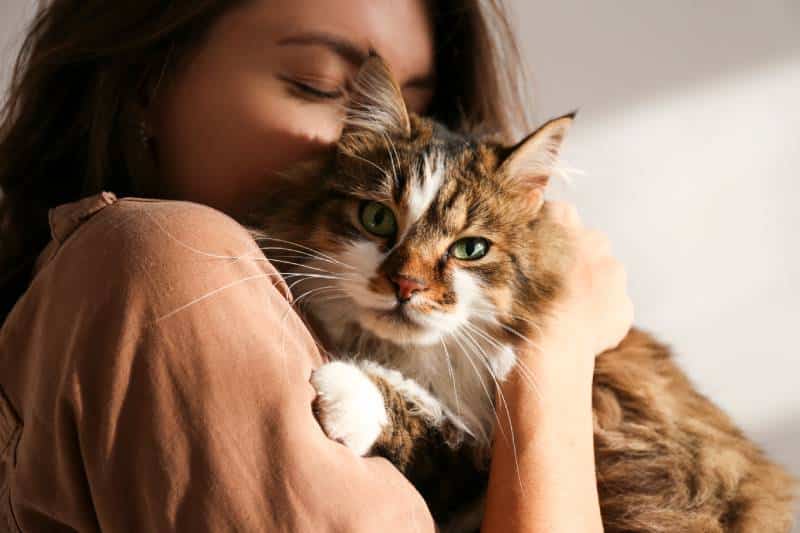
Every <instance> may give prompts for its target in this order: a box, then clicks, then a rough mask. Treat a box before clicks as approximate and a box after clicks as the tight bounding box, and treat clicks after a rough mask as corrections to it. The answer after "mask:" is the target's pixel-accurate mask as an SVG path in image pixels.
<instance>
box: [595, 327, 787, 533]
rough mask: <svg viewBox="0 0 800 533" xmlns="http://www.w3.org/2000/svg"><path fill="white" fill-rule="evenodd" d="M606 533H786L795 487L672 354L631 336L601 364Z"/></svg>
mask: <svg viewBox="0 0 800 533" xmlns="http://www.w3.org/2000/svg"><path fill="white" fill-rule="evenodd" d="M593 405H594V414H595V455H596V463H597V477H598V489H599V492H600V501H601V505H602V511H603V517H604V523H605V526H606V531H608V532H612V531H654V532H655V531H683V532H695V531H697V532H701V531H702V532H717V531H718V532H722V531H725V532H728V531H735V532H745V531H747V532H751V531H752V532H759V533H760V532H788V531H789V529H790V528H791V520H792V518H791V517H792V509H791V507H792V492H793V482H792V480H791V478H790V476H789V475H788V474H787V473H786V472H785V471H783V470H782V469H781V468H780V467H778V466H777V465H775V464H773V463H771V462H770V461H769V460H768V459H767V458H766V457H765V456H764V454H763V453H762V452H761V450H759V449H758V448H757V447H756V446H755V445H754V444H753V443H752V442H750V441H749V440H747V439H746V438H745V437H744V435H743V434H742V433H741V431H740V430H739V429H738V428H737V427H736V426H735V425H734V424H733V422H732V421H731V419H730V418H729V417H728V416H727V415H725V413H723V412H722V411H721V410H720V409H719V408H718V407H716V406H715V405H714V404H712V403H711V402H710V401H709V400H708V399H707V398H706V397H705V396H703V395H702V394H700V393H699V392H698V391H696V390H695V389H694V387H693V386H692V384H691V383H690V381H689V380H688V378H687V377H686V375H685V374H684V373H683V372H682V371H681V370H680V368H678V366H677V365H676V364H675V362H674V360H673V358H672V356H671V353H670V350H669V348H668V347H667V346H666V345H664V344H662V343H660V342H658V341H657V340H656V339H655V338H654V337H653V336H652V335H650V334H648V333H646V332H644V331H641V330H638V329H633V330H631V332H630V333H629V334H628V336H627V337H626V338H625V339H624V340H623V342H622V343H621V344H620V345H619V346H618V347H617V348H615V349H614V350H610V351H607V352H605V353H603V354H602V355H600V356H599V357H598V359H597V362H596V370H595V380H594V391H593Z"/></svg>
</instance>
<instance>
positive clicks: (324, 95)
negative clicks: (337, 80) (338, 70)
mask: <svg viewBox="0 0 800 533" xmlns="http://www.w3.org/2000/svg"><path fill="white" fill-rule="evenodd" d="M279 78H280V79H281V80H282V81H284V82H286V83H287V84H288V85H289V88H290V89H291V90H292V91H293V92H294V93H295V94H296V95H297V96H300V97H301V98H306V99H312V100H339V99H340V98H342V97H343V96H344V89H343V88H342V87H341V86H334V85H333V84H331V83H330V82H326V81H325V80H322V79H317V78H311V77H299V76H298V77H292V76H283V75H281V76H279Z"/></svg>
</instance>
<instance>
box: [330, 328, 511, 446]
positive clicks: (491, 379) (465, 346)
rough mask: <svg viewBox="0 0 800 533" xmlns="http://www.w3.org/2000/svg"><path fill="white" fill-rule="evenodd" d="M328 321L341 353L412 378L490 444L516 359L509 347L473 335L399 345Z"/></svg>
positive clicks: (472, 431)
mask: <svg viewBox="0 0 800 533" xmlns="http://www.w3.org/2000/svg"><path fill="white" fill-rule="evenodd" d="M326 322H327V324H326V327H328V328H329V329H328V331H329V332H330V333H331V334H332V337H333V338H334V339H335V341H336V342H337V344H338V345H339V346H342V347H343V350H344V351H345V353H343V354H341V355H343V356H347V357H355V358H357V359H367V360H371V361H375V362H378V363H380V364H382V365H384V366H386V367H389V368H392V369H395V370H397V371H399V372H400V373H401V374H402V375H403V376H405V377H406V378H410V379H413V380H414V381H415V382H417V383H418V384H419V385H420V386H421V387H422V388H424V389H425V390H427V391H428V392H430V393H431V394H432V395H433V396H434V397H435V398H437V399H438V400H439V401H440V402H441V403H442V404H443V405H444V406H445V407H446V408H447V410H448V411H449V412H450V413H452V414H454V415H455V416H457V417H458V418H459V421H460V422H461V424H463V425H464V426H466V427H467V428H468V429H469V431H470V433H472V434H473V436H474V437H476V438H478V439H480V440H481V441H483V442H484V443H485V444H488V443H489V442H490V441H491V437H492V433H493V430H494V421H495V406H494V397H495V392H496V388H497V384H498V383H499V382H502V381H503V380H504V379H505V378H506V376H507V375H508V373H509V371H510V370H511V369H512V368H513V367H514V365H515V364H516V361H517V358H516V354H515V353H514V350H513V348H512V347H511V346H509V345H505V344H502V343H499V342H497V341H496V340H494V339H491V338H489V337H485V338H484V337H481V336H480V335H479V334H475V333H474V332H472V333H467V334H464V335H463V336H462V335H460V334H458V333H456V334H454V335H449V336H448V337H447V338H446V339H442V341H441V342H440V343H439V344H432V345H430V346H418V345H406V346H398V345H396V344H393V343H391V342H389V341H385V340H381V339H377V338H376V337H374V336H372V335H370V334H369V333H367V332H364V331H363V330H360V331H354V329H353V327H352V324H351V325H350V327H347V326H346V325H345V324H344V323H341V324H337V323H336V322H338V321H337V320H335V319H333V320H330V319H329V320H327V321H326ZM332 326H334V327H332ZM337 326H338V327H337ZM457 335H458V336H457ZM358 336H363V338H362V342H354V337H358ZM345 347H346V348H345Z"/></svg>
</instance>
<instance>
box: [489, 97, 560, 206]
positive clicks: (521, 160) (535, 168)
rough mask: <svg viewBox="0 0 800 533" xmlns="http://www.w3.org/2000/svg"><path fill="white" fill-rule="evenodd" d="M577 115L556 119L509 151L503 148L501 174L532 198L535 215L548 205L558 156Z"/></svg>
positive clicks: (513, 185) (501, 152)
mask: <svg viewBox="0 0 800 533" xmlns="http://www.w3.org/2000/svg"><path fill="white" fill-rule="evenodd" d="M575 114H576V113H575V112H572V113H569V114H566V115H564V116H561V117H558V118H555V119H552V120H550V121H548V122H546V123H545V124H544V125H543V126H541V127H540V128H539V129H537V130H536V131H534V132H533V133H531V134H530V135H528V136H527V137H525V138H524V139H522V140H521V141H520V142H519V143H517V144H516V145H514V146H511V147H508V148H502V149H501V151H500V157H501V160H502V163H501V164H500V168H499V172H500V174H501V175H502V176H503V177H504V178H505V179H507V180H509V181H511V182H512V187H515V188H517V189H518V190H521V191H522V193H523V195H525V196H528V197H529V198H530V201H531V204H532V206H533V208H534V210H535V211H538V210H539V208H540V207H541V206H542V203H543V202H544V190H545V188H546V187H547V183H548V182H549V180H550V176H551V175H552V174H553V172H554V170H555V166H556V163H557V162H558V154H559V151H560V150H561V145H562V143H563V141H564V137H566V134H567V131H568V130H569V127H570V126H571V125H572V122H573V121H574V119H575Z"/></svg>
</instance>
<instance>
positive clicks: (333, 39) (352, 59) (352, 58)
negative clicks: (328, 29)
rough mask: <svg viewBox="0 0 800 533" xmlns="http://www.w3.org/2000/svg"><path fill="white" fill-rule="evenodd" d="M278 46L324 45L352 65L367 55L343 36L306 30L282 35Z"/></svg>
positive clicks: (359, 63)
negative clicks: (287, 35) (295, 33)
mask: <svg viewBox="0 0 800 533" xmlns="http://www.w3.org/2000/svg"><path fill="white" fill-rule="evenodd" d="M278 45H279V46H324V47H326V48H329V49H330V50H331V51H333V52H334V53H336V54H337V55H339V56H341V57H342V58H344V59H345V60H346V61H347V62H348V63H352V64H353V65H354V66H356V67H357V66H359V65H361V64H362V63H363V62H364V61H365V60H366V59H367V57H368V56H369V54H368V52H367V50H364V49H362V48H361V47H359V46H358V45H357V44H355V43H354V42H352V41H349V40H347V39H346V38H344V37H340V36H338V35H334V34H332V33H325V32H308V33H300V34H297V35H291V36H289V37H284V38H282V39H280V40H279V41H278Z"/></svg>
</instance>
